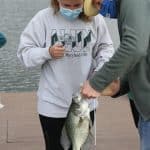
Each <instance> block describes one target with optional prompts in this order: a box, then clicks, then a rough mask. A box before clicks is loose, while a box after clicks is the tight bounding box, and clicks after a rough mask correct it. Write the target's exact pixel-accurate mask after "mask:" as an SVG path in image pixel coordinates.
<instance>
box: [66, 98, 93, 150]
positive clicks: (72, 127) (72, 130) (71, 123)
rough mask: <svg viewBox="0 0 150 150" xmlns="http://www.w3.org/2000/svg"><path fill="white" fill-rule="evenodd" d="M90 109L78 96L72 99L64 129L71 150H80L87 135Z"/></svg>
mask: <svg viewBox="0 0 150 150" xmlns="http://www.w3.org/2000/svg"><path fill="white" fill-rule="evenodd" d="M89 126H90V109H89V105H88V102H87V101H85V100H83V99H82V98H81V96H80V95H76V96H74V97H73V100H72V104H71V107H70V109H69V112H68V116H67V119H66V123H65V128H66V132H67V135H68V137H69V140H70V142H71V144H72V148H73V150H80V149H81V147H82V145H83V144H84V142H85V141H86V139H87V137H88V134H89Z"/></svg>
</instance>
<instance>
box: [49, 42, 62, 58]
mask: <svg viewBox="0 0 150 150" xmlns="http://www.w3.org/2000/svg"><path fill="white" fill-rule="evenodd" d="M49 53H50V55H51V56H52V58H54V59H59V58H62V57H64V53H65V48H64V46H63V45H62V44H60V43H56V44H54V45H53V46H52V47H50V48H49Z"/></svg>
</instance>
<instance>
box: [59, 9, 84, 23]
mask: <svg viewBox="0 0 150 150" xmlns="http://www.w3.org/2000/svg"><path fill="white" fill-rule="evenodd" d="M81 12H82V8H77V9H74V10H71V9H67V8H64V7H60V13H61V15H62V16H64V17H65V18H67V19H68V20H74V19H76V18H78V16H79V15H80V13H81Z"/></svg>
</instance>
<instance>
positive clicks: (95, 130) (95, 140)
mask: <svg viewBox="0 0 150 150" xmlns="http://www.w3.org/2000/svg"><path fill="white" fill-rule="evenodd" d="M94 108H95V110H94V118H95V122H94V145H95V148H96V139H97V137H96V123H97V118H96V99H94Z"/></svg>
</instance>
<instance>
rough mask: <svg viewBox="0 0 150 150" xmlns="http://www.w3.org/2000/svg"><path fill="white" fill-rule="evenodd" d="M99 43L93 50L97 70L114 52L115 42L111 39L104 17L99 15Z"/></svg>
mask: <svg viewBox="0 0 150 150" xmlns="http://www.w3.org/2000/svg"><path fill="white" fill-rule="evenodd" d="M97 17H98V19H97V23H96V24H97V25H98V27H97V39H98V40H97V44H96V45H95V48H94V50H93V59H94V60H95V66H96V67H95V70H94V71H98V70H99V69H101V68H102V66H103V65H104V63H105V62H108V61H109V59H110V58H111V57H112V56H113V54H114V48H113V42H112V40H111V37H110V34H109V31H108V28H107V25H106V23H105V20H104V18H103V17H102V16H101V15H99V16H97Z"/></svg>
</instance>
